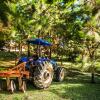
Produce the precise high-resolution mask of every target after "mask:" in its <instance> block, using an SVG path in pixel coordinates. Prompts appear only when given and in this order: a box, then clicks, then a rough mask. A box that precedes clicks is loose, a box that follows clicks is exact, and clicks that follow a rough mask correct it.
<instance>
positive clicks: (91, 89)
mask: <svg viewBox="0 0 100 100" xmlns="http://www.w3.org/2000/svg"><path fill="white" fill-rule="evenodd" d="M13 65H14V61H12V60H4V59H0V69H2V68H3V69H4V68H6V67H8V66H13ZM95 80H96V83H95V84H91V83H90V74H89V73H82V72H80V71H78V70H73V71H72V70H71V71H67V76H66V78H65V80H64V82H61V83H58V82H52V84H51V86H50V87H49V88H48V89H45V90H38V89H36V88H35V87H34V86H33V85H32V83H30V82H27V91H26V92H25V93H21V92H19V91H16V92H15V93H14V94H10V93H9V92H7V91H0V100H100V76H99V75H96V76H95Z"/></svg>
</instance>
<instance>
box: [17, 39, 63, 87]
mask: <svg viewBox="0 0 100 100" xmlns="http://www.w3.org/2000/svg"><path fill="white" fill-rule="evenodd" d="M27 44H28V56H27V57H21V58H20V59H19V62H18V64H20V63H22V62H26V69H27V70H29V72H30V79H31V81H32V82H33V84H34V85H35V86H36V87H37V88H39V89H43V88H47V87H49V86H50V84H51V82H52V80H53V78H55V80H56V81H59V82H61V81H63V79H64V75H65V74H64V68H62V67H60V66H58V65H57V63H56V62H55V61H54V60H51V59H50V57H43V56H40V53H41V50H40V46H45V47H47V46H49V47H51V46H52V44H51V43H49V42H47V41H45V40H43V39H40V38H37V39H29V40H27ZM34 44H35V45H37V48H38V50H37V51H39V52H37V54H34V55H32V56H30V45H34Z"/></svg>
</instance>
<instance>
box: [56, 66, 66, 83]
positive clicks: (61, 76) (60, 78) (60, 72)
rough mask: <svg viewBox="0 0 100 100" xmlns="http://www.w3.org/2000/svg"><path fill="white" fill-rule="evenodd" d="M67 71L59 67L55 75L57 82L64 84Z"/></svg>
mask: <svg viewBox="0 0 100 100" xmlns="http://www.w3.org/2000/svg"><path fill="white" fill-rule="evenodd" d="M64 76H65V70H64V68H62V67H58V68H57V70H56V73H55V78H56V81H57V82H62V81H63V80H64Z"/></svg>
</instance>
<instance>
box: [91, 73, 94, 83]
mask: <svg viewBox="0 0 100 100" xmlns="http://www.w3.org/2000/svg"><path fill="white" fill-rule="evenodd" d="M91 83H95V74H94V73H91Z"/></svg>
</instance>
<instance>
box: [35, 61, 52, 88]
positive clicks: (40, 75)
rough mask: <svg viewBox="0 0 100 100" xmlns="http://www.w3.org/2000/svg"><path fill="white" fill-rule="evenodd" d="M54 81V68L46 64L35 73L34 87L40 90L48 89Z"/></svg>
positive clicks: (40, 66) (37, 68) (39, 66)
mask: <svg viewBox="0 0 100 100" xmlns="http://www.w3.org/2000/svg"><path fill="white" fill-rule="evenodd" d="M52 79H53V67H52V65H51V64H50V63H48V62H45V63H43V64H39V65H38V66H36V69H35V71H34V77H33V80H34V85H35V86H36V87H37V88H39V89H45V88H48V87H49V86H50V84H51V82H52Z"/></svg>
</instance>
